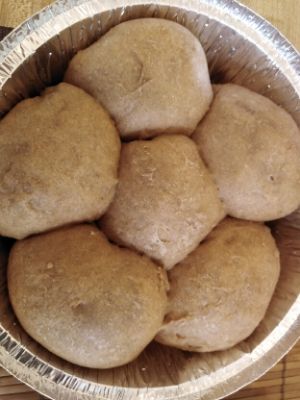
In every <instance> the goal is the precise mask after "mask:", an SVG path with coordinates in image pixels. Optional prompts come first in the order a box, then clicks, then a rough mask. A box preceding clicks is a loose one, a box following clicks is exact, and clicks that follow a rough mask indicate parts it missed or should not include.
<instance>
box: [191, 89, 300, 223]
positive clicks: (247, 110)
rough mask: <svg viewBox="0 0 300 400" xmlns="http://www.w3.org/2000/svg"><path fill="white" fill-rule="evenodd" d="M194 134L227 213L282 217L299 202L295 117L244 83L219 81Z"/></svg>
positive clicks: (299, 143)
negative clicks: (211, 100)
mask: <svg viewBox="0 0 300 400" xmlns="http://www.w3.org/2000/svg"><path fill="white" fill-rule="evenodd" d="M193 139H194V140H195V141H196V143H197V145H198V147H199V151H200V154H201V156H202V158H203V159H204V161H205V163H206V164H207V166H208V168H209V169H210V171H211V172H212V174H213V176H214V178H215V181H216V183H217V185H218V187H219V190H220V195H221V198H222V200H223V201H224V204H225V208H226V211H227V212H228V214H229V215H231V216H233V217H237V218H243V219H249V220H253V221H268V220H273V219H277V218H281V217H284V216H286V215H288V214H290V213H291V212H293V211H294V210H296V209H297V208H298V206H299V204H300V132H299V129H298V127H297V125H296V123H295V122H294V120H293V119H292V117H291V116H290V115H289V114H288V113H287V112H286V111H285V110H283V109H282V108H281V107H279V106H277V105H276V104H274V103H273V102H272V101H271V100H269V99H267V98H266V97H263V96H261V95H259V94H257V93H254V92H252V91H250V90H248V89H246V88H243V87H240V86H237V85H232V84H227V85H222V86H219V87H217V93H216V96H215V100H214V102H213V104H212V107H211V109H210V111H209V113H208V114H207V116H206V117H205V119H204V120H203V122H202V123H201V124H200V125H199V127H198V128H197V130H196V132H195V134H194V135H193Z"/></svg>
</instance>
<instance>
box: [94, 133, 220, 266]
mask: <svg viewBox="0 0 300 400" xmlns="http://www.w3.org/2000/svg"><path fill="white" fill-rule="evenodd" d="M223 217H224V210H223V206H222V204H221V201H220V200H219V197H218V191H217V188H216V186H215V184H214V182H213V180H212V178H211V176H210V174H209V172H208V171H207V169H206V168H205V166H204V164H203V162H202V160H201V158H200V157H199V154H198V151H197V147H196V145H195V143H194V142H193V141H192V140H191V139H189V138H188V137H186V136H184V135H163V136H159V137H157V138H154V139H153V140H151V141H149V140H148V141H133V142H131V143H128V144H123V146H122V150H121V159H120V168H119V185H118V189H117V192H116V196H115V197H114V200H113V202H112V204H111V206H110V207H109V209H108V211H107V213H106V214H105V215H104V217H103V219H102V221H101V227H102V229H103V230H104V231H105V233H106V234H107V235H108V237H109V238H110V239H111V240H113V241H115V242H116V243H119V244H121V245H124V246H128V247H131V248H134V249H136V250H138V251H140V252H142V253H145V254H147V255H148V256H149V257H152V258H153V259H155V260H157V261H159V262H160V263H161V264H163V265H164V266H165V268H166V269H170V268H172V267H173V266H174V265H175V264H176V263H178V262H179V261H181V260H182V259H183V258H184V257H186V256H187V255H188V253H190V252H191V251H192V250H194V249H195V247H196V246H198V244H199V242H200V241H201V240H202V239H203V238H204V237H205V236H206V235H207V234H208V233H209V232H210V231H211V230H212V229H213V227H214V226H215V225H217V224H218V223H219V221H220V220H221V219H222V218H223Z"/></svg>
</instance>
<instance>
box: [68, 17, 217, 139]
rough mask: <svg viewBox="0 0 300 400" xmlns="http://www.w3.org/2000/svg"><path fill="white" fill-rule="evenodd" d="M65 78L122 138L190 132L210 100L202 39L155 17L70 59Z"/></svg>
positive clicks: (118, 29)
mask: <svg viewBox="0 0 300 400" xmlns="http://www.w3.org/2000/svg"><path fill="white" fill-rule="evenodd" d="M65 81H67V82H70V83H72V84H74V85H77V86H79V87H81V88H83V89H84V90H86V91H87V92H88V93H90V94H91V95H92V96H94V97H95V98H96V99H97V100H98V101H99V102H100V103H101V104H103V105H104V107H106V109H107V110H108V111H109V112H110V114H111V115H112V116H113V117H114V119H115V120H116V122H117V125H118V128H119V130H120V132H121V135H122V136H123V138H137V137H139V138H149V137H153V136H156V135H159V134H161V133H163V132H168V133H181V134H186V135H190V134H191V133H192V132H193V131H194V130H195V128H196V126H197V124H198V123H199V121H200V120H201V118H202V117H203V115H204V114H205V113H206V111H207V110H208V107H209V104H210V103H211V100H212V88H211V84H210V78H209V73H208V68H207V61H206V57H205V54H204V51H203V49H202V46H201V44H200V42H199V41H198V40H197V39H196V37H195V36H194V35H193V34H192V33H191V32H190V31H188V30H187V29H186V28H184V27H183V26H181V25H179V24H177V23H175V22H171V21H167V20H163V19H156V18H144V19H136V20H132V21H128V22H124V23H121V24H119V25H117V26H115V27H114V28H112V29H111V30H110V31H109V32H108V33H107V34H105V35H104V36H103V37H102V38H100V40H98V41H97V42H96V43H94V44H93V45H92V46H90V47H89V48H87V49H85V50H83V51H80V52H79V53H78V54H77V55H76V56H75V57H74V58H73V60H72V61H71V62H70V65H69V67H68V69H67V72H66V75H65Z"/></svg>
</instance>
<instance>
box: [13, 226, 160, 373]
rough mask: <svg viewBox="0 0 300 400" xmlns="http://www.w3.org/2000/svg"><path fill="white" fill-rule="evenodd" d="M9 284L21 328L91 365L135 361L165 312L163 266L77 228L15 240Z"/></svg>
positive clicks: (61, 353)
mask: <svg viewBox="0 0 300 400" xmlns="http://www.w3.org/2000/svg"><path fill="white" fill-rule="evenodd" d="M8 289H9V295H10V299H11V303H12V306H13V308H14V311H15V313H16V315H17V317H18V319H19V321H20V323H21V325H22V326H23V328H24V329H25V330H26V331H27V333H28V334H29V335H30V336H32V337H33V338H34V339H35V340H36V341H37V342H39V343H40V344H41V345H43V346H44V347H46V348H47V349H48V350H50V351H51V352H52V353H54V354H56V355H58V356H60V357H62V358H63V359H65V360H67V361H70V362H72V363H74V364H78V365H81V366H84V367H89V368H111V367H116V366H119V365H123V364H126V363H128V362H130V361H131V360H133V359H134V358H135V357H137V356H138V354H139V353H140V352H141V351H142V350H143V349H144V347H145V346H146V345H147V344H148V343H149V342H150V341H151V340H152V339H153V337H154V336H155V334H156V332H157V331H158V329H159V328H160V326H161V324H162V321H163V316H164V313H165V309H166V301H167V296H166V277H165V273H164V271H163V270H162V269H161V268H159V267H157V266H156V265H155V264H154V263H152V262H151V261H150V260H149V259H148V258H146V257H142V256H140V255H138V254H135V253H134V252H132V251H130V250H126V249H120V248H118V247H117V246H114V245H112V244H110V243H109V242H108V241H107V239H106V238H105V236H104V235H103V234H102V233H101V232H100V231H99V230H98V229H97V228H96V227H94V226H90V225H78V226H75V227H70V228H63V229H61V230H57V231H53V232H50V233H46V234H42V235H39V236H35V237H32V238H29V239H25V240H23V241H20V242H17V243H16V244H15V245H14V247H13V249H12V252H11V254H10V258H9V266H8Z"/></svg>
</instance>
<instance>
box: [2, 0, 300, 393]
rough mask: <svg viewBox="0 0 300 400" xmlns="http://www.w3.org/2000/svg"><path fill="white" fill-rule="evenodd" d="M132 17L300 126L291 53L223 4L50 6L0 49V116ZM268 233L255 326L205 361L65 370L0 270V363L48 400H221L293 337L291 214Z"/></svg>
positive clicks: (297, 326) (297, 273)
mask: <svg viewBox="0 0 300 400" xmlns="http://www.w3.org/2000/svg"><path fill="white" fill-rule="evenodd" d="M139 17H159V18H167V19H170V20H174V21H177V22H178V23H180V24H182V25H184V26H186V27H187V28H188V29H190V30H191V31H192V32H193V33H194V34H195V35H196V36H197V37H198V38H199V39H200V41H201V43H202V45H203V46H204V49H205V51H206V54H207V57H208V62H209V68H210V72H211V76H212V80H213V81H214V82H235V83H238V84H242V85H244V86H247V87H249V88H251V89H253V90H255V91H257V92H259V93H262V94H264V95H266V96H268V97H270V98H271V99H273V100H274V101H275V102H276V103H278V104H280V105H282V106H283V107H284V108H285V109H286V110H287V111H289V112H290V113H291V114H292V116H293V117H294V119H295V120H296V121H297V122H298V124H300V100H299V96H300V57H299V54H298V53H297V52H296V50H295V49H294V48H293V47H292V46H291V45H290V44H289V43H288V42H287V41H286V40H285V39H284V38H283V37H282V36H281V34H280V33H279V32H278V31H277V30H276V29H274V28H273V27H272V26H271V25H269V24H268V23H267V22H266V21H264V20H263V19H261V18H260V17H258V16H257V15H256V14H254V13H252V12H251V11H250V10H249V9H247V8H246V7H243V6H241V5H239V4H238V3H236V2H235V1H231V0H172V1H169V0H151V2H147V0H145V1H144V0H60V1H58V2H56V3H54V4H53V5H51V6H49V7H47V8H46V9H44V10H43V11H42V12H40V13H39V14H37V15H35V16H34V17H32V18H31V19H29V20H28V21H27V22H25V23H24V24H23V25H21V26H20V27H19V28H17V29H16V30H14V31H13V32H12V33H11V34H10V35H9V36H8V37H7V38H6V39H5V40H4V41H3V42H2V43H1V44H0V111H1V113H2V114H4V113H5V112H7V111H8V110H9V109H10V108H11V107H12V106H13V105H14V104H15V103H16V102H18V101H19V100H21V99H23V98H24V97H28V96H32V95H34V94H37V93H39V92H40V91H41V90H42V89H43V88H44V87H45V86H47V85H49V84H53V83H56V82H58V81H59V80H60V79H61V78H62V76H63V72H64V70H65V68H66V65H67V63H68V61H69V59H70V58H71V57H72V56H73V55H74V54H75V53H76V52H77V51H78V50H79V49H81V48H84V47H86V46H88V45H89V44H90V43H92V42H93V41H94V40H96V39H97V38H99V37H100V36H101V35H102V34H103V33H104V32H106V31H107V30H108V29H109V28H110V27H112V26H114V25H116V24H118V23H120V22H122V21H125V20H128V19H132V18H139ZM275 117H276V116H274V118H275ZM273 231H274V234H275V236H276V240H277V243H278V246H279V248H280V251H281V260H282V273H281V277H280V281H279V284H278V287H277V290H276V293H275V296H274V298H273V301H272V303H271V305H270V308H269V310H268V312H267V315H266V317H265V319H264V320H263V322H262V323H261V324H260V326H259V328H258V329H257V330H256V331H255V333H254V334H253V335H252V336H251V337H250V338H249V339H248V340H246V341H244V342H242V343H241V344H239V345H238V346H236V347H234V348H233V349H231V350H228V351H224V352H216V353H212V354H194V353H185V352H181V351H177V350H174V349H168V348H166V347H162V346H160V345H158V344H151V345H150V346H149V347H148V348H147V349H146V351H144V352H143V354H142V355H141V356H140V357H139V358H138V359H137V360H136V361H134V362H132V363H131V364H129V365H127V366H125V367H122V368H115V369H111V370H105V371H100V370H89V369H84V368H79V367H76V366H74V365H71V364H69V363H67V362H65V361H63V360H61V359H59V358H57V357H55V356H53V355H51V354H50V353H49V352H47V351H46V350H44V349H43V348H42V347H41V346H39V345H38V344H37V343H35V342H34V341H33V340H32V339H30V338H29V337H28V335H27V334H26V333H25V332H24V331H23V330H22V328H21V327H20V325H19V324H18V322H17V320H16V319H15V317H14V314H13V312H12V310H11V308H10V305H9V301H8V296H7V291H6V282H5V279H6V273H5V267H4V264H5V262H2V263H1V262H0V264H1V265H2V268H0V362H1V364H2V365H3V367H4V368H6V369H7V370H8V371H9V372H10V373H11V374H13V375H15V376H16V377H17V378H18V379H20V380H22V381H23V382H25V383H26V384H28V385H29V386H31V387H32V388H34V389H35V390H37V391H39V392H41V393H43V394H44V395H46V396H48V397H50V398H52V399H62V400H79V399H80V400H91V399H93V400H97V399H114V400H129V399H135V400H137V399H140V400H141V399H143V400H150V399H151V400H163V399H164V400H167V399H168V400H171V399H181V400H190V399H199V398H201V399H202V400H212V399H218V398H222V397H224V396H226V395H228V394H230V393H232V392H234V391H236V390H238V389H240V388H241V387H242V386H244V385H246V384H247V383H249V382H251V381H253V380H254V379H256V378H258V377H259V376H260V375H262V374H263V373H265V372H266V371H267V370H268V369H269V368H271V367H272V366H273V365H274V364H275V363H276V362H277V361H278V360H279V359H280V358H281V357H282V356H283V355H284V354H285V353H286V352H287V351H288V350H289V349H290V348H291V347H292V345H293V344H294V343H295V342H296V340H297V339H298V338H299V337H300V212H299V211H298V212H296V213H294V214H293V215H292V216H289V217H288V218H286V219H284V220H281V221H277V222H276V223H274V224H273ZM119 329H122V326H120V327H119Z"/></svg>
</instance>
